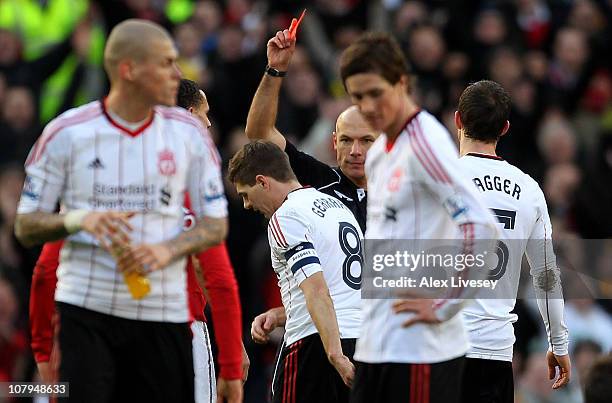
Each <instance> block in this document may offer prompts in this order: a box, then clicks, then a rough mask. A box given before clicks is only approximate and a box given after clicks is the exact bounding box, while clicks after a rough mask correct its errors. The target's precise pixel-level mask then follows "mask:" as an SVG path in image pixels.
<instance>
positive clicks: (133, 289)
mask: <svg viewBox="0 0 612 403" xmlns="http://www.w3.org/2000/svg"><path fill="white" fill-rule="evenodd" d="M123 279H124V281H125V284H127V287H128V290H130V294H132V298H134V299H143V298H144V297H146V296H147V295H148V294H149V292H151V283H150V282H149V279H148V278H147V276H145V275H142V274H140V273H137V272H130V273H124V274H123Z"/></svg>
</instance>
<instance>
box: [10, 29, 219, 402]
mask: <svg viewBox="0 0 612 403" xmlns="http://www.w3.org/2000/svg"><path fill="white" fill-rule="evenodd" d="M176 58H177V51H176V49H175V47H174V45H173V42H172V38H171V36H170V35H169V34H168V32H166V31H165V30H164V29H163V28H162V27H160V26H159V25H157V24H154V23H151V22H147V21H143V20H127V21H124V22H122V23H121V24H118V25H117V26H116V27H115V28H114V29H113V30H112V31H111V34H110V36H109V38H108V41H107V43H106V48H105V53H104V65H105V68H106V71H107V73H108V75H109V78H110V82H111V89H110V92H109V94H108V97H107V98H105V99H104V100H102V101H95V102H91V103H89V104H87V105H84V106H82V107H79V108H75V109H71V110H69V111H67V112H65V113H64V114H62V115H61V116H59V117H58V118H56V119H54V120H53V121H52V122H51V123H49V124H48V125H47V126H46V128H45V130H44V131H43V134H42V135H41V137H40V138H39V139H38V141H37V142H36V144H35V145H34V147H33V148H32V151H31V152H30V155H29V156H28V159H27V161H26V172H27V179H26V182H25V185H24V190H23V192H22V196H21V200H20V203H19V208H18V215H17V219H16V224H15V232H16V235H17V237H18V238H19V240H20V241H21V242H22V243H24V244H25V245H33V244H36V243H42V242H46V241H51V240H55V239H60V238H66V242H65V244H64V248H63V250H62V253H61V255H60V264H59V267H58V272H57V277H58V282H57V290H56V294H55V299H56V301H57V303H58V311H59V313H60V315H59V317H60V326H59V329H60V330H59V344H60V348H61V351H62V360H61V364H60V371H59V379H60V380H61V381H65V382H70V399H72V401H87V402H110V401H118V400H117V399H118V398H119V397H120V398H121V399H123V400H121V401H137V400H138V401H140V400H146V401H152V402H153V401H176V402H193V400H194V393H193V388H194V387H193V379H194V372H193V371H194V369H193V359H192V348H191V339H192V337H191V332H190V329H189V324H188V322H189V320H190V315H189V311H188V304H187V293H186V276H185V256H186V255H188V254H191V253H194V252H197V251H200V250H203V249H206V248H207V247H210V246H213V245H216V244H218V243H220V242H221V241H222V240H223V239H224V238H225V234H226V232H227V218H226V216H227V206H226V203H227V202H226V200H225V196H224V193H223V184H222V180H221V170H220V158H219V155H218V153H217V151H216V148H215V147H214V145H213V143H212V140H211V139H210V136H209V135H208V133H207V131H206V129H205V128H204V127H203V126H202V124H201V123H200V122H199V121H198V120H197V119H195V118H193V117H192V116H191V115H190V114H189V113H188V112H187V111H185V110H183V109H180V108H176V107H174V105H175V103H176V95H177V89H178V84H179V80H180V72H179V70H178V67H177V65H176ZM186 191H188V192H189V194H190V195H191V201H192V209H193V211H194V212H195V214H196V216H197V217H198V223H197V224H196V225H195V226H194V227H193V228H192V229H191V231H188V232H183V231H182V228H183V219H184V214H183V201H184V200H183V199H184V194H185V192H186ZM58 202H60V213H59V214H58V213H56V212H55V208H56V205H57V203H58ZM124 273H131V274H133V273H138V275H139V276H140V277H141V278H142V277H144V276H146V280H148V283H149V285H150V288H149V290H148V293H147V292H146V290H145V292H143V293H142V294H138V293H134V292H130V291H128V287H127V284H126V281H124ZM140 284H142V283H140ZM131 290H132V291H133V290H134V289H133V288H132V289H131ZM127 373H129V376H125V374H127Z"/></svg>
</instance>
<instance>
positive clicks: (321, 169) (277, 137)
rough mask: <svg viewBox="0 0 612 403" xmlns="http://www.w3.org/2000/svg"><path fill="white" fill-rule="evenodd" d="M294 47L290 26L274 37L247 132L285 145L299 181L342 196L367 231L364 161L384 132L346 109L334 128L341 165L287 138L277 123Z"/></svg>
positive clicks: (359, 115)
mask: <svg viewBox="0 0 612 403" xmlns="http://www.w3.org/2000/svg"><path fill="white" fill-rule="evenodd" d="M294 51H295V37H290V35H289V31H288V30H284V31H279V32H277V33H276V36H274V37H273V38H271V39H270V40H269V41H268V49H267V54H268V66H267V67H266V70H265V74H264V76H263V78H262V79H261V83H260V84H259V87H258V88H257V92H255V97H254V98H253V102H252V103H251V109H250V110H249V115H248V117H247V125H246V135H247V137H248V138H249V139H250V140H267V141H270V142H272V143H274V144H276V145H277V146H279V147H280V148H281V149H282V150H285V152H286V153H287V155H288V156H289V162H290V164H291V168H292V169H293V171H294V172H295V175H296V176H297V179H298V181H299V182H300V183H301V184H303V185H308V186H312V187H315V188H317V189H318V190H319V191H321V192H323V193H326V194H328V195H331V196H333V197H335V198H337V199H339V200H340V201H342V203H344V204H345V205H346V206H347V207H348V208H349V209H350V210H351V211H352V212H353V215H354V216H355V218H356V219H357V222H358V223H359V226H360V227H361V231H362V232H364V233H365V229H366V202H367V195H366V184H367V181H366V177H365V171H364V163H365V156H366V153H367V151H368V149H369V148H370V146H371V145H372V144H373V143H374V141H375V140H376V138H377V137H378V133H376V132H374V131H373V130H372V129H371V128H370V127H369V126H368V124H367V123H366V121H365V120H364V119H363V117H362V116H361V114H360V113H359V111H358V109H357V108H356V107H354V106H351V107H349V108H348V109H346V110H345V111H344V112H342V113H341V114H340V116H338V120H337V121H336V130H335V132H334V133H333V140H334V150H336V160H337V161H338V166H337V167H330V166H329V165H327V164H325V163H323V162H321V161H319V160H317V159H316V158H314V157H312V156H310V155H308V154H306V153H303V152H301V151H299V150H298V149H297V148H296V147H295V146H294V145H293V144H291V143H290V142H289V141H287V139H285V137H284V136H283V135H282V134H281V133H280V132H279V131H278V130H277V129H276V127H274V124H275V121H276V113H277V109H278V96H279V93H280V88H281V84H282V81H283V77H284V76H285V75H286V74H287V69H288V67H289V63H290V62H291V57H292V56H293V52H294Z"/></svg>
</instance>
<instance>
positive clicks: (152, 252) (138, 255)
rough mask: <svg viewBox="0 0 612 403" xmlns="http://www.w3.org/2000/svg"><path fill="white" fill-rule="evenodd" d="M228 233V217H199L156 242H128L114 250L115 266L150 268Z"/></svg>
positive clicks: (213, 242) (128, 269)
mask: <svg viewBox="0 0 612 403" xmlns="http://www.w3.org/2000/svg"><path fill="white" fill-rule="evenodd" d="M226 236H227V218H212V217H204V218H202V219H201V220H200V221H199V222H198V223H197V224H196V225H195V226H194V227H193V228H192V229H191V230H189V231H185V232H182V233H181V234H180V235H179V236H177V237H176V238H173V239H170V240H168V241H165V242H161V243H156V244H141V245H135V246H133V245H130V246H128V247H125V248H121V250H120V251H119V252H118V253H116V254H115V259H116V260H117V267H118V269H119V270H120V271H122V272H124V273H126V272H131V271H137V272H141V271H145V272H153V271H156V270H161V269H163V268H165V267H167V266H168V265H169V264H170V263H172V262H174V261H175V260H178V259H180V258H182V257H184V256H187V255H190V254H192V253H196V252H201V251H204V250H206V249H208V248H210V247H211V246H215V245H218V244H220V243H221V242H222V241H223V240H224V239H225V237H226Z"/></svg>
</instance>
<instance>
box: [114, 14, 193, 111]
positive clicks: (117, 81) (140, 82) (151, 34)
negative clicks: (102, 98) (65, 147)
mask: <svg viewBox="0 0 612 403" xmlns="http://www.w3.org/2000/svg"><path fill="white" fill-rule="evenodd" d="M177 57H178V53H177V51H176V48H175V47H174V44H173V42H172V38H171V37H170V34H168V32H167V31H166V30H165V29H164V28H162V27H161V26H159V25H157V24H155V23H153V22H149V21H144V20H137V19H130V20H126V21H124V22H122V23H120V24H118V25H117V26H116V27H115V28H113V30H112V31H111V33H110V35H109V37H108V41H107V42H106V48H105V49H104V68H105V70H106V73H107V74H108V77H109V79H110V82H111V91H110V94H109V101H110V102H116V98H117V97H119V98H121V99H122V102H125V101H126V100H129V101H128V103H129V104H130V105H131V106H133V108H128V109H134V111H133V113H128V114H133V115H134V118H138V117H139V116H137V115H139V113H138V112H139V110H140V111H142V110H146V111H147V112H149V111H150V108H151V107H152V106H154V105H166V106H173V105H175V104H176V94H177V91H178V86H179V80H180V78H181V74H180V71H179V69H178V67H177V65H176V59H177ZM121 109H123V108H121ZM126 118H128V119H129V118H130V116H126ZM145 118H146V116H145ZM129 120H131V119H129Z"/></svg>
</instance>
